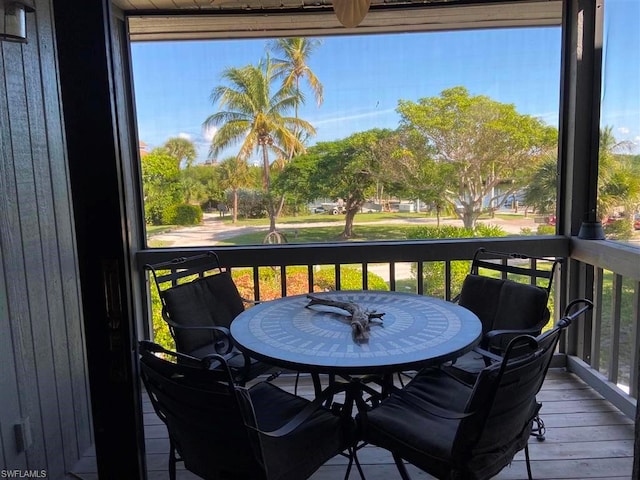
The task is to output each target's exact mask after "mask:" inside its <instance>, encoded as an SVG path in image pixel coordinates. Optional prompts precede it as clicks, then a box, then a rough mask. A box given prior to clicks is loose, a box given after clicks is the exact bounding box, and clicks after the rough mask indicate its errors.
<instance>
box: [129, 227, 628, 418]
mask: <svg viewBox="0 0 640 480" xmlns="http://www.w3.org/2000/svg"><path fill="white" fill-rule="evenodd" d="M480 247H485V248H487V249H489V250H499V251H513V252H519V253H523V254H526V255H530V256H550V257H563V258H567V259H570V261H568V262H565V263H564V264H563V265H562V267H561V269H562V271H561V275H560V279H559V281H557V282H556V296H555V297H556V300H555V317H556V318H557V316H558V314H559V312H561V311H562V309H563V308H564V305H566V303H567V302H568V301H569V300H571V299H572V298H577V297H588V298H591V299H593V300H594V301H595V305H596V307H595V309H594V313H593V315H592V318H591V319H590V320H591V321H587V322H584V323H583V322H580V323H579V324H578V326H576V327H575V328H573V329H572V330H571V331H570V332H569V334H568V335H567V339H566V342H565V343H564V344H563V345H564V346H563V348H562V350H561V351H562V352H563V353H566V354H567V355H566V356H562V357H563V358H564V360H563V361H564V364H566V365H567V367H568V368H570V369H572V370H574V371H576V372H577V373H578V374H579V375H580V376H581V377H582V378H583V379H585V380H586V381H588V383H590V384H591V385H592V386H594V387H596V388H597V389H598V390H599V391H601V393H602V394H603V395H605V396H606V397H607V398H608V399H609V400H611V401H613V402H614V403H615V404H616V405H617V406H618V407H619V408H621V409H622V410H623V411H624V412H625V413H627V414H628V415H629V416H631V417H632V418H633V416H634V412H635V396H636V395H637V377H638V348H639V347H640V328H639V327H638V325H639V324H640V320H639V317H638V315H639V313H638V312H639V310H640V308H639V305H640V301H639V293H638V290H639V288H638V285H639V283H640V249H637V248H636V249H634V248H631V247H625V246H621V245H616V244H614V243H613V242H600V241H581V240H570V239H568V238H566V237H562V236H553V237H551V236H548V237H547V236H545V237H525V238H518V237H506V238H487V239H451V240H448V239H443V240H424V241H411V242H376V243H365V242H353V243H346V244H342V243H341V244H312V245H305V244H301V245H291V244H288V245H278V246H273V245H268V246H267V245H258V246H239V247H220V248H216V249H215V251H216V252H217V253H218V255H219V257H220V260H221V263H222V265H223V266H226V267H229V268H231V269H232V271H233V270H234V269H239V268H242V269H249V270H250V271H251V277H252V282H253V292H254V296H255V298H256V299H260V295H261V291H260V287H261V284H260V271H261V269H263V268H266V267H268V268H271V269H275V270H276V272H277V273H278V276H279V278H280V295H281V296H286V295H287V293H288V292H289V285H288V282H287V273H288V271H290V268H291V267H302V268H303V270H304V271H305V272H306V278H307V289H306V291H312V289H313V285H314V275H315V272H316V271H317V268H318V267H319V266H324V267H325V268H326V267H327V266H329V268H333V269H334V271H335V277H334V278H335V284H334V285H333V286H332V288H335V289H342V288H343V286H342V281H341V272H342V267H343V266H346V265H350V266H355V267H357V269H358V270H360V271H361V282H362V284H361V285H358V287H357V288H363V289H368V288H369V284H368V282H369V281H368V275H367V273H366V272H367V271H369V270H370V267H371V266H372V265H374V264H375V265H376V267H377V268H380V265H382V268H383V269H384V271H385V273H386V275H385V276H386V277H387V278H388V285H389V288H390V289H391V290H396V289H397V287H398V285H399V282H398V281H397V270H398V266H399V265H400V264H402V263H405V262H408V263H410V264H411V269H412V270H411V271H412V282H411V287H409V288H411V289H412V290H414V291H415V292H416V293H418V294H424V293H425V292H428V291H429V285H428V284H427V283H426V282H425V276H424V275H423V274H424V272H425V268H426V266H427V265H429V264H430V263H431V262H442V263H441V265H443V268H441V269H440V271H441V274H442V275H443V277H444V278H443V279H441V282H442V284H443V285H444V288H443V290H442V292H441V293H440V294H441V296H442V297H443V298H445V299H450V298H451V297H452V296H453V295H455V294H456V293H458V292H456V291H452V287H451V278H452V265H454V263H453V262H456V261H458V260H471V259H472V257H473V254H474V252H475V251H476V250H477V249H478V248H480ZM206 250H208V249H207V248H171V249H149V250H144V251H141V252H139V253H138V255H137V258H136V260H137V262H138V265H139V266H140V267H142V265H144V264H146V263H158V262H162V261H166V260H170V259H172V258H175V257H179V256H187V255H193V254H195V253H201V252H202V251H206ZM387 268H388V273H387V270H386V269H387ZM139 270H140V271H141V273H143V272H142V270H143V269H142V268H140V269H139ZM592 280H593V285H594V288H590V285H591V281H592ZM402 286H403V288H407V284H406V282H403V283H402ZM352 288H353V287H352ZM403 291H406V290H403ZM619 384H623V385H622V387H621V386H620V385H619ZM627 392H629V394H627Z"/></svg>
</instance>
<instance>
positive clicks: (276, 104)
mask: <svg viewBox="0 0 640 480" xmlns="http://www.w3.org/2000/svg"><path fill="white" fill-rule="evenodd" d="M222 79H223V81H225V82H226V83H227V84H224V85H219V86H217V87H215V88H214V89H213V91H212V92H211V102H212V103H213V104H214V105H215V104H218V107H219V108H220V111H218V112H216V113H214V114H213V115H210V116H209V117H208V118H207V119H206V120H205V121H204V124H203V125H204V127H205V128H211V127H219V128H218V130H217V132H216V134H215V136H214V137H213V139H212V140H211V154H212V155H214V156H215V155H217V154H218V152H220V151H221V150H222V149H224V148H226V147H228V146H231V145H233V144H236V143H240V151H239V152H238V155H237V157H238V158H239V159H241V160H247V159H248V158H249V157H250V155H251V154H252V153H254V152H258V151H260V152H261V153H262V166H263V185H264V189H265V193H266V197H267V203H268V205H269V206H268V209H269V233H271V232H275V231H276V210H275V208H274V202H273V200H272V199H271V198H270V193H271V187H270V163H269V151H272V152H275V153H276V154H277V155H282V154H283V153H284V152H288V151H296V152H297V151H303V149H304V146H303V145H302V143H301V142H300V140H299V139H298V136H297V135H296V134H295V133H294V132H308V133H309V134H315V129H314V128H313V126H312V125H311V124H310V123H308V122H306V121H304V120H300V119H298V118H295V117H289V116H286V113H287V112H288V111H289V110H291V109H292V108H294V107H295V105H296V104H297V101H298V97H297V96H296V94H295V92H293V91H292V89H291V88H289V87H287V86H284V85H283V86H281V87H280V88H278V89H277V90H276V91H275V92H272V84H273V82H274V79H275V73H274V69H273V64H272V63H271V61H270V59H269V58H267V59H266V60H264V61H261V62H260V64H258V65H257V66H256V65H247V66H245V67H242V68H235V67H231V68H227V69H226V70H224V72H223V73H222Z"/></svg>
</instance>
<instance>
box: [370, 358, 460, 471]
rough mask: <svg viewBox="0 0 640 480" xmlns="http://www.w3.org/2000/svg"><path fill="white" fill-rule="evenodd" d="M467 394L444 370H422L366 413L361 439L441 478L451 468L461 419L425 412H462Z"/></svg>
mask: <svg viewBox="0 0 640 480" xmlns="http://www.w3.org/2000/svg"><path fill="white" fill-rule="evenodd" d="M470 394H471V388H470V387H469V386H467V385H465V384H463V383H461V382H459V381H458V380H456V379H455V378H453V377H451V376H449V375H447V374H446V373H444V372H443V371H441V370H439V369H437V368H429V369H426V370H423V371H421V372H420V373H419V374H418V375H416V377H415V378H414V379H413V380H412V381H411V382H410V383H409V384H408V385H407V386H406V387H405V388H404V389H403V390H402V391H401V392H396V393H394V394H393V395H391V396H390V397H389V398H387V399H386V400H385V401H384V403H383V404H382V406H380V407H378V408H375V409H373V410H372V411H371V412H368V413H367V419H366V421H365V422H363V426H364V429H365V431H364V432H363V436H364V439H365V440H367V441H368V442H370V443H372V444H374V445H377V446H380V447H382V448H386V449H388V450H390V451H392V452H396V453H398V454H399V455H400V456H401V457H402V458H404V459H405V460H407V461H409V462H410V463H412V464H413V465H415V466H417V467H418V468H421V469H423V470H426V471H428V472H429V473H431V474H432V475H434V476H436V477H438V478H440V477H443V478H444V477H446V475H447V474H448V472H449V471H450V470H451V468H452V462H453V457H452V448H453V444H454V440H455V435H456V432H457V430H458V426H459V424H460V421H461V419H460V418H453V419H445V418H442V417H441V416H438V415H437V413H438V412H437V411H436V412H435V413H428V412H429V411H431V410H432V407H431V405H435V407H437V408H441V409H451V410H454V411H458V412H463V411H464V408H465V404H466V401H467V399H468V398H469V395H470ZM425 432H429V434H428V435H425Z"/></svg>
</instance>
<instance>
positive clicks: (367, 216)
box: [225, 212, 445, 226]
mask: <svg viewBox="0 0 640 480" xmlns="http://www.w3.org/2000/svg"><path fill="white" fill-rule="evenodd" d="M412 218H435V217H432V216H430V215H426V214H424V213H404V212H403V213H358V214H356V216H355V219H354V221H355V222H356V223H365V222H383V221H389V220H403V219H404V220H406V219H412ZM441 218H445V217H441ZM225 222H228V223H231V217H230V216H227V217H225ZM324 222H336V223H339V224H344V215H330V214H325V213H316V214H309V215H298V216H295V217H293V216H287V217H278V219H277V223H278V224H287V225H295V224H299V223H324ZM237 225H238V226H259V225H269V219H268V218H250V219H238V223H237Z"/></svg>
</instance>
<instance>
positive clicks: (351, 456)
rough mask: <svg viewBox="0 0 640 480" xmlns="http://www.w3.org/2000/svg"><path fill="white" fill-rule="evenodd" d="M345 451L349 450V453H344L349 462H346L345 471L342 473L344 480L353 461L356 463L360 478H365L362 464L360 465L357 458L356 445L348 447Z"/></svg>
mask: <svg viewBox="0 0 640 480" xmlns="http://www.w3.org/2000/svg"><path fill="white" fill-rule="evenodd" d="M347 451H348V452H349V455H346V456H348V458H349V463H348V464H347V471H346V472H345V474H344V480H348V478H349V474H350V473H351V467H352V465H353V464H354V463H355V464H356V468H357V469H358V473H359V474H360V478H361V480H366V479H365V476H364V471H363V470H362V465H360V460H359V459H358V446H357V445H356V446H353V447H349V448H348V449H347ZM343 455H344V454H343Z"/></svg>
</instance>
